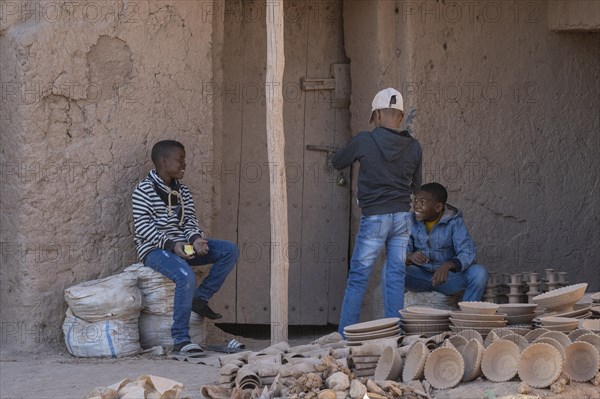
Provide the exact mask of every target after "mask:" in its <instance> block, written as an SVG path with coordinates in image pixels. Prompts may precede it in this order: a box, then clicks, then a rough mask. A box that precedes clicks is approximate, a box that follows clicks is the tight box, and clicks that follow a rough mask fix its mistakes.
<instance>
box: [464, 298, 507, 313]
mask: <svg viewBox="0 0 600 399" xmlns="http://www.w3.org/2000/svg"><path fill="white" fill-rule="evenodd" d="M458 306H459V307H460V309H461V310H462V311H463V312H465V313H477V314H494V313H496V309H498V305H497V304H495V303H491V302H475V301H473V302H459V303H458Z"/></svg>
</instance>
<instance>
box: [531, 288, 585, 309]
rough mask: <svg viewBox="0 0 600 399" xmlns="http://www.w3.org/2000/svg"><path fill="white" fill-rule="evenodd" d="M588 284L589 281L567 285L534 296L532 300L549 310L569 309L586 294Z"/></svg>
mask: <svg viewBox="0 0 600 399" xmlns="http://www.w3.org/2000/svg"><path fill="white" fill-rule="evenodd" d="M587 286H588V284H587V283H581V284H573V285H567V286H566V287H562V288H557V289H555V290H551V291H548V292H546V293H543V294H541V295H537V296H534V297H533V298H532V300H533V301H534V302H535V303H537V304H538V305H539V306H541V307H543V308H546V309H549V310H569V309H570V308H571V309H572V308H573V305H574V304H575V303H576V302H577V301H578V300H580V299H581V298H582V297H583V295H585V290H586V288H587Z"/></svg>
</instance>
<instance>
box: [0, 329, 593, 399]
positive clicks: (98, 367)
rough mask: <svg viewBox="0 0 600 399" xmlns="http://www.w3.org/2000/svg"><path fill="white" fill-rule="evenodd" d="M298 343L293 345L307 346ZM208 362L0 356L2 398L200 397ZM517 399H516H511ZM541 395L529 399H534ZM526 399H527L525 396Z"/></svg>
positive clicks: (573, 395) (256, 345) (464, 391)
mask: <svg viewBox="0 0 600 399" xmlns="http://www.w3.org/2000/svg"><path fill="white" fill-rule="evenodd" d="M244 342H245V343H246V344H247V346H248V347H249V349H252V350H260V349H262V348H265V347H267V346H269V342H268V341H266V340H248V339H246V340H245V341H244ZM307 342H308V340H295V341H294V342H293V345H300V344H304V343H307ZM218 356H219V354H216V353H215V354H212V353H211V355H210V356H208V357H207V358H206V363H207V365H202V364H189V363H187V362H178V361H175V360H168V359H166V358H165V357H164V356H161V357H153V356H150V355H140V356H134V357H128V358H123V359H77V358H74V357H72V356H70V355H68V354H67V353H66V351H65V352H62V351H60V352H59V351H54V352H49V353H44V354H38V355H22V354H18V353H10V352H6V351H4V352H2V353H1V357H0V398H2V399H21V398H22V399H63V398H64V399H72V398H73V399H75V398H83V397H84V396H86V395H87V394H88V393H89V392H90V391H92V390H93V389H94V388H95V387H102V386H108V385H111V384H113V383H115V382H118V381H120V380H122V379H124V378H131V379H135V378H137V377H138V376H140V375H143V374H153V375H158V376H162V377H166V378H170V379H173V380H176V381H179V382H181V383H183V384H184V386H185V391H184V393H185V394H186V395H188V396H189V397H191V398H193V399H198V398H201V396H200V387H201V386H203V385H207V384H213V383H215V382H216V381H217V379H218V374H219V369H218V365H217V364H218V360H217V357H218ZM519 383H520V382H519V381H518V380H517V379H514V380H513V381H509V382H506V383H501V384H500V383H492V382H489V381H485V380H479V381H473V382H470V383H465V384H461V385H459V386H458V387H456V388H454V389H449V390H444V391H438V390H434V391H433V392H432V397H433V398H440V399H441V398H445V399H469V398H474V399H475V398H476V399H479V398H485V399H493V398H501V397H506V396H507V395H513V394H516V392H517V386H518V385H519ZM531 394H536V395H539V397H540V398H552V399H559V398H560V399H563V398H564V399H579V398H581V399H583V398H596V399H600V387H596V386H593V385H592V384H591V383H572V384H571V385H570V386H568V387H567V390H566V391H565V392H564V393H562V394H560V395H554V394H552V392H551V391H550V390H548V389H534V390H532V392H531ZM509 397H513V396H509ZM535 397H537V396H529V397H528V398H531V399H533V398H535ZM522 398H524V397H522Z"/></svg>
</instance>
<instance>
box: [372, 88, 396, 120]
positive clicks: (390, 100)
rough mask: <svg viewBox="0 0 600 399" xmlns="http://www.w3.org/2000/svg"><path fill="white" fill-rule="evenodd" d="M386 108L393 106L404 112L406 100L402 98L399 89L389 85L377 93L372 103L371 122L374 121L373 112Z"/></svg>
mask: <svg viewBox="0 0 600 399" xmlns="http://www.w3.org/2000/svg"><path fill="white" fill-rule="evenodd" d="M385 108H393V109H397V110H400V111H402V112H404V101H403V100H402V94H400V92H399V91H398V90H396V89H393V88H391V87H388V88H387V89H383V90H381V91H380V92H379V93H377V94H376V95H375V98H373V103H372V104H371V119H369V123H371V122H373V112H375V111H376V110H378V109H385Z"/></svg>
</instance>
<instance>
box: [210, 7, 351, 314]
mask: <svg viewBox="0 0 600 399" xmlns="http://www.w3.org/2000/svg"><path fill="white" fill-rule="evenodd" d="M222 4H223V6H222V7H223V9H222V10H218V11H221V12H222V14H223V20H224V24H225V38H224V45H223V67H224V71H223V75H224V79H223V80H224V81H223V83H221V84H216V85H215V87H212V88H211V90H212V92H213V94H212V96H213V98H214V101H223V104H222V105H223V129H222V130H223V138H222V146H223V147H222V154H223V159H222V162H220V163H217V164H215V165H214V166H213V167H212V168H211V173H213V174H215V173H217V174H218V175H217V176H218V177H219V178H218V179H217V182H218V184H221V195H222V202H221V208H220V210H219V212H218V214H217V215H216V217H215V219H214V229H213V230H214V234H213V235H214V236H215V237H220V238H226V239H229V240H232V241H235V242H236V243H237V244H238V246H239V247H240V252H241V256H240V260H239V262H238V265H237V268H236V269H235V271H234V272H232V275H231V276H230V277H229V278H228V279H227V281H226V283H225V285H224V286H223V288H222V289H221V291H220V292H219V293H218V294H217V295H215V298H214V302H215V307H216V308H217V309H218V310H219V311H221V312H222V313H223V314H224V319H223V322H232V323H241V324H268V323H269V322H270V307H269V300H270V299H269V289H270V287H269V272H270V256H271V254H270V250H269V248H270V247H272V248H273V249H274V250H276V251H283V254H285V256H288V258H289V260H290V270H289V323H290V324H302V325H323V324H327V323H332V324H337V322H338V321H339V311H340V305H341V301H342V297H343V293H344V289H345V285H346V277H347V270H348V243H349V220H350V187H349V182H346V184H345V185H338V183H339V180H340V175H339V174H338V173H337V172H335V171H333V170H332V169H331V168H330V167H328V164H327V160H328V154H327V152H323V151H312V150H307V146H341V145H343V144H345V143H346V142H347V141H348V140H349V139H350V132H349V130H348V125H349V111H348V102H349V96H350V93H349V87H350V82H349V67H348V65H347V59H346V57H345V53H344V46H343V31H342V2H341V1H326V2H325V1H306V0H298V1H287V2H286V3H285V5H284V7H285V47H286V48H285V57H286V65H285V73H284V87H283V93H284V123H285V135H286V150H285V157H286V165H285V166H283V165H269V164H268V162H267V143H266V131H265V92H264V91H265V71H266V67H265V62H266V42H265V39H266V25H265V14H264V13H265V12H266V11H265V3H264V1H252V2H251V1H226V2H224V3H222ZM266 87H267V89H268V88H269V87H270V86H269V85H266ZM281 167H285V168H286V172H287V181H288V184H287V190H288V207H289V212H288V214H289V229H290V231H289V246H287V247H284V246H283V244H282V243H280V242H279V241H278V240H277V237H270V227H269V226H270V225H269V223H270V218H269V176H270V174H269V169H270V168H281ZM346 179H348V177H347V176H346ZM271 242H272V243H273V245H272V246H271V245H270V243H271Z"/></svg>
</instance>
